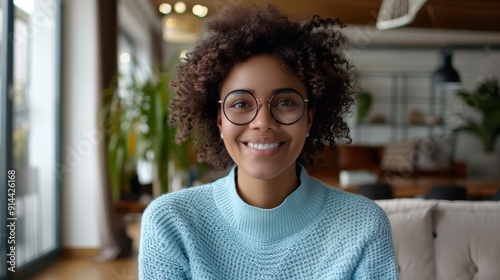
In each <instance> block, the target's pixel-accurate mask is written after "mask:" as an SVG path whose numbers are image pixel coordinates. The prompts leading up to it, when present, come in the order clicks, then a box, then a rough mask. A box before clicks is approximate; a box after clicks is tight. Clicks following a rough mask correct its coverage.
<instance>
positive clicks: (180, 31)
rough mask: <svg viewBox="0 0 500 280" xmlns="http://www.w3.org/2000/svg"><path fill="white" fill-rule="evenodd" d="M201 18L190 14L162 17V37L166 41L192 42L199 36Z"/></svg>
mask: <svg viewBox="0 0 500 280" xmlns="http://www.w3.org/2000/svg"><path fill="white" fill-rule="evenodd" d="M200 25H201V20H200V18H199V17H196V16H194V15H190V14H169V15H166V16H164V17H163V39H164V40H165V41H166V42H168V43H181V44H182V43H184V44H185V43H194V42H196V41H197V40H198V39H199V37H200Z"/></svg>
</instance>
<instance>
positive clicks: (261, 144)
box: [245, 142, 282, 151]
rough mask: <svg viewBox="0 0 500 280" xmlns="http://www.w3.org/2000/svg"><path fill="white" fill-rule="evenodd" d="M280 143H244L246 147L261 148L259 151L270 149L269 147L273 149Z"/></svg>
mask: <svg viewBox="0 0 500 280" xmlns="http://www.w3.org/2000/svg"><path fill="white" fill-rule="evenodd" d="M281 144H282V143H265V144H264V143H255V144H254V143H250V142H248V143H245V145H247V146H248V147H250V148H252V149H256V150H261V151H265V150H270V149H275V148H277V147H279V146H280V145H281Z"/></svg>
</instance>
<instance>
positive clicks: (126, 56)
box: [120, 53, 130, 63]
mask: <svg viewBox="0 0 500 280" xmlns="http://www.w3.org/2000/svg"><path fill="white" fill-rule="evenodd" d="M120 62H121V63H129V62H130V54H129V53H122V54H120Z"/></svg>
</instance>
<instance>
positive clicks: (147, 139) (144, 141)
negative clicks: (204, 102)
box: [105, 71, 189, 201]
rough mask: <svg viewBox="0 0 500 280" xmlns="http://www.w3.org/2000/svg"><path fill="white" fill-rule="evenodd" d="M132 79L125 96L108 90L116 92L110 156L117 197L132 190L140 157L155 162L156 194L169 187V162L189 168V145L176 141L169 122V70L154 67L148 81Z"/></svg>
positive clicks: (114, 189) (113, 191) (179, 167)
mask: <svg viewBox="0 0 500 280" xmlns="http://www.w3.org/2000/svg"><path fill="white" fill-rule="evenodd" d="M129 80H131V81H132V82H131V83H130V84H129V85H126V93H127V94H126V96H120V95H119V94H118V92H117V90H116V88H110V89H109V91H110V92H108V93H107V94H113V99H112V101H111V104H110V110H109V115H108V117H109V122H110V127H109V129H108V130H107V132H108V139H109V143H108V146H107V147H108V149H107V159H108V170H109V178H110V184H111V187H112V194H113V199H114V200H115V201H117V200H118V199H119V198H120V196H121V195H122V194H126V193H128V192H129V191H130V183H129V181H130V178H131V177H132V176H133V175H134V174H136V172H137V170H136V166H137V161H138V160H139V159H143V160H146V161H150V162H152V163H153V195H154V196H158V195H159V194H161V193H165V192H168V191H169V176H168V166H169V164H172V163H173V164H174V165H175V166H176V168H177V169H183V170H187V169H188V168H189V157H188V150H187V149H188V146H187V145H177V144H175V143H174V139H173V138H174V132H175V131H174V129H172V128H169V127H168V126H167V119H168V110H167V109H166V108H167V104H168V102H169V100H170V91H169V88H168V84H169V81H170V73H168V72H160V71H155V72H153V73H152V75H151V77H150V78H149V79H147V80H146V81H145V82H140V81H138V80H137V79H136V78H135V77H131V79H129ZM105 94H106V93H105Z"/></svg>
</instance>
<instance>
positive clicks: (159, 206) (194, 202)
mask: <svg viewBox="0 0 500 280" xmlns="http://www.w3.org/2000/svg"><path fill="white" fill-rule="evenodd" d="M299 168H300V181H301V185H300V187H299V188H298V189H297V190H295V192H293V193H292V194H291V195H290V196H289V197H288V198H287V199H286V200H285V201H284V202H283V203H282V204H281V205H280V206H278V207H276V208H274V209H260V208H256V207H253V206H250V205H248V204H246V203H245V202H244V201H242V200H241V199H240V197H239V196H238V194H237V191H236V187H235V168H233V169H232V171H231V172H230V173H229V175H228V176H227V177H224V178H222V179H219V180H217V181H215V182H213V183H211V184H207V185H204V186H200V187H195V188H190V189H186V190H182V191H178V192H174V193H171V194H167V195H163V196H161V197H159V198H157V199H156V200H154V201H153V202H152V203H151V204H150V205H149V206H148V208H147V209H146V211H145V212H144V215H143V218H142V230H141V243H140V249H139V279H143V280H144V279H217V280H221V279H237V280H245V279H273V280H275V279H313V280H316V279H377V280H378V279H397V268H396V263H395V258H394V249H393V243H392V237H391V229H390V225H389V222H388V219H387V217H386V216H385V214H384V212H383V211H382V210H381V209H380V208H379V207H378V206H377V205H376V204H375V203H373V202H371V201H370V200H368V199H365V198H363V197H361V196H357V195H352V194H348V193H346V192H344V191H341V190H338V189H335V188H331V187H327V186H325V185H323V184H322V183H321V182H319V181H317V180H315V179H313V178H311V177H309V176H308V175H307V174H306V172H305V171H304V169H303V167H299Z"/></svg>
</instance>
